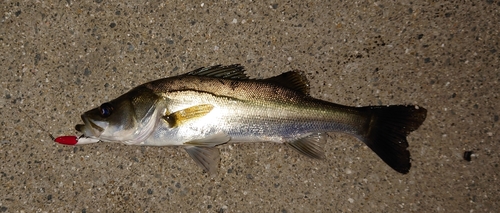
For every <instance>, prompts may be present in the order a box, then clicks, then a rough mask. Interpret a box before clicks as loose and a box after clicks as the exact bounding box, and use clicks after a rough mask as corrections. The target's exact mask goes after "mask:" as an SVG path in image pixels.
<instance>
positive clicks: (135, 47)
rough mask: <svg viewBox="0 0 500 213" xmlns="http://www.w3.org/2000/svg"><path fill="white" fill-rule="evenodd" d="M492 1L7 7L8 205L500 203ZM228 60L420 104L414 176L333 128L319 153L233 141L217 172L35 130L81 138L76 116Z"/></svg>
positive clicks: (471, 206) (3, 25)
mask: <svg viewBox="0 0 500 213" xmlns="http://www.w3.org/2000/svg"><path fill="white" fill-rule="evenodd" d="M138 2H141V3H138ZM499 6H500V3H499V2H498V1H492V0H481V1H465V2H464V1H442V2H440V1H425V2H424V1H399V2H395V1H367V2H365V3H359V2H358V3H354V2H353V3H351V1H331V2H328V3H323V2H321V1H301V2H300V3H299V1H297V2H296V3H292V2H289V1H267V2H263V3H259V2H255V1H245V2H241V3H238V2H237V1H220V2H217V3H213V2H203V1H196V2H191V1H144V2H143V1H137V2H131V1H117V0H115V1H106V0H104V1H103V0H96V1H73V0H67V1H20V0H19V1H16V0H6V1H2V3H0V16H1V19H0V83H1V84H0V85H1V88H0V121H1V124H0V212H99V211H100V212H495V211H498V209H499V208H500V206H499V204H498V200H499V191H500V184H499V182H498V178H499V168H498V164H499V163H500V160H499V157H500V155H499V153H498V152H499V148H500V145H499V144H500V143H499V139H500V136H499V134H500V132H499V130H498V129H499V125H500V121H499V114H500V113H499V112H498V110H499V109H500V100H499V91H500V86H499V79H500V72H499V67H500V62H499V60H500V45H499V40H500V35H499V23H500V12H499ZM233 63H240V64H242V65H244V66H246V68H247V70H248V74H249V75H250V76H252V77H255V78H264V77H270V76H273V75H277V74H279V73H282V72H284V71H288V70H291V69H301V70H304V71H305V73H306V74H307V76H308V78H309V79H310V81H311V95H312V96H314V97H317V98H321V99H324V100H327V101H331V102H335V103H340V104H345V105H352V106H364V105H377V104H382V105H388V104H418V105H421V106H424V107H426V108H427V109H428V116H427V120H426V121H425V122H424V124H423V125H422V126H421V128H420V129H419V130H417V131H415V132H414V133H412V134H411V135H410V136H409V137H408V139H409V142H410V151H411V153H412V158H413V167H412V169H411V171H410V173H409V174H407V175H401V174H398V173H396V172H394V171H393V170H391V169H390V168H389V167H388V166H386V165H385V164H384V163H383V162H382V161H381V160H380V159H379V158H378V157H377V156H376V155H375V154H374V153H372V151H371V150H369V149H368V148H367V147H366V146H365V145H363V144H362V142H360V141H358V140H357V139H355V138H353V137H350V136H348V135H343V134H330V135H331V138H329V139H328V144H327V145H326V147H325V151H326V155H327V159H326V160H323V161H316V160H310V159H307V158H306V157H304V156H301V155H300V154H298V153H296V152H295V151H293V150H291V149H289V148H288V147H286V146H283V145H278V144H266V143H255V144H246V145H224V146H222V147H221V150H222V162H221V168H220V172H219V174H218V175H217V176H216V177H215V178H213V179H212V178H209V177H208V176H207V175H206V174H205V173H203V172H202V171H201V169H200V168H198V167H197V165H196V164H195V163H194V162H193V161H192V160H191V159H190V158H189V157H188V155H187V154H186V153H185V152H184V151H183V150H182V149H181V148H176V147H137V146H125V145H118V144H104V143H97V144H92V145H86V146H77V147H72V146H63V145H58V144H56V143H54V142H52V141H51V140H50V138H49V137H48V136H47V132H45V131H42V130H41V128H40V127H39V126H38V125H37V123H39V124H40V125H41V126H43V128H45V129H46V130H47V131H49V132H50V133H52V134H54V135H56V136H59V135H73V134H76V132H75V130H74V125H75V124H77V123H79V122H80V114H81V113H83V112H84V111H86V110H88V109H90V108H93V107H95V106H98V105H99V104H101V103H103V102H105V101H107V100H110V99H113V98H115V97H117V96H118V95H120V94H122V93H124V92H126V91H127V90H129V89H131V88H133V87H134V86H136V85H138V84H141V83H144V82H147V81H150V80H153V79H158V78H161V77H167V76H173V75H178V74H181V73H184V72H187V71H190V70H193V69H195V68H198V67H201V66H209V65H215V64H233ZM23 112H25V113H23ZM30 119H32V120H30ZM464 151H473V153H474V154H473V155H472V158H471V161H470V162H469V161H466V160H464V159H463V153H464Z"/></svg>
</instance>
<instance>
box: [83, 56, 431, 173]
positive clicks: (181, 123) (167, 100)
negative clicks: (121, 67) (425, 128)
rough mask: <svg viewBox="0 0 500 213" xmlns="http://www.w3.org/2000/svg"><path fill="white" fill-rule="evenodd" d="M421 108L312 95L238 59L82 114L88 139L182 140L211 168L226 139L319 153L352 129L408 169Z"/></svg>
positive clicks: (292, 78) (299, 82) (297, 80)
mask: <svg viewBox="0 0 500 213" xmlns="http://www.w3.org/2000/svg"><path fill="white" fill-rule="evenodd" d="M426 113H427V111H426V110H425V109H424V108H422V107H418V106H405V105H393V106H369V107H349V106H343V105H338V104H334V103H330V102H327V101H323V100H319V99H315V98H313V97H311V96H310V95H309V82H308V80H307V79H306V78H305V76H304V75H302V74H301V73H300V72H298V71H290V72H286V73H283V74H281V75H279V76H275V77H272V78H268V79H250V78H248V76H246V75H245V73H244V68H243V67H242V66H240V65H230V66H213V67H208V68H200V69H197V70H194V71H192V72H189V73H187V74H184V75H180V76H174V77H170V78H164V79H159V80H156V81H152V82H148V83H145V84H142V85H140V86H138V87H136V88H134V89H132V90H131V91H129V92H127V93H125V94H123V95H122V96H120V97H118V98H117V99H114V100H112V101H110V102H108V103H104V104H103V105H101V106H100V107H98V108H96V109H92V110H90V111H88V112H85V113H84V114H83V115H82V120H83V121H84V124H79V125H77V126H76V129H77V130H78V131H80V132H82V133H83V134H84V136H85V137H89V138H94V139H100V140H102V141H105V142H121V143H125V144H134V145H150V146H169V145H171V146H184V147H185V149H186V151H187V152H188V154H189V155H190V156H191V157H192V158H193V159H194V160H195V162H197V163H198V165H200V166H201V167H203V168H204V169H205V170H207V171H208V172H210V173H215V172H216V171H217V166H218V161H219V152H218V149H216V148H214V147H215V146H218V145H221V144H225V143H228V142H231V143H237V142H264V141H269V142H278V143H287V144H289V145H290V146H291V147H292V148H294V149H295V150H297V151H299V152H300V153H302V154H305V155H306V156H309V157H312V158H323V157H324V153H323V151H322V149H323V148H322V144H323V143H324V142H325V140H326V137H327V136H326V134H325V133H326V132H343V133H348V134H351V135H354V136H355V137H357V138H358V139H360V140H361V141H363V142H364V143H365V144H366V145H367V146H368V147H370V148H371V149H372V150H373V151H375V153H376V154H377V155H378V156H379V157H380V158H382V160H384V161H385V162H386V163H387V164H388V165H389V166H391V167H392V168H393V169H394V170H396V171H398V172H400V173H408V171H409V169H410V166H411V163H410V153H409V151H408V149H407V148H408V142H407V140H406V136H407V135H408V134H409V133H410V132H412V131H414V130H416V129H417V128H418V127H419V126H420V125H421V124H422V123H423V121H424V120H425V117H426Z"/></svg>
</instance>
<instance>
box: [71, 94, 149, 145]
mask: <svg viewBox="0 0 500 213" xmlns="http://www.w3.org/2000/svg"><path fill="white" fill-rule="evenodd" d="M157 102H158V96H156V95H155V94H154V93H152V92H151V91H148V90H144V89H138V88H136V89H134V90H132V91H130V92H128V93H125V94H123V95H122V96H120V97H118V98H116V99H114V100H112V101H110V102H106V103H103V104H101V105H100V106H99V107H96V108H94V109H91V110H89V111H87V112H85V113H83V114H82V115H81V118H82V121H83V124H78V125H76V126H75V129H76V130H77V131H79V132H81V133H83V135H84V136H85V137H88V138H93V139H99V140H101V141H103V142H122V143H127V144H134V143H138V142H141V141H143V140H144V139H145V138H147V137H148V136H149V134H150V133H151V132H152V130H153V128H154V126H155V124H154V122H155V120H157V119H154V117H155V116H156V115H157V114H158V113H156V112H158V110H157V107H156V103H157Z"/></svg>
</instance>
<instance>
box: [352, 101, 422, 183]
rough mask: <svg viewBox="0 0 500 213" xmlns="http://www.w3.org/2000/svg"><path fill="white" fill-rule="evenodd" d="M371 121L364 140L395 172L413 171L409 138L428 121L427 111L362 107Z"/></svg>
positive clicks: (396, 107) (405, 107)
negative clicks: (411, 133) (369, 115)
mask: <svg viewBox="0 0 500 213" xmlns="http://www.w3.org/2000/svg"><path fill="white" fill-rule="evenodd" d="M361 109H362V110H363V111H365V112H367V113H368V114H371V119H370V121H369V122H368V126H367V128H366V129H365V130H366V131H364V134H362V135H360V136H361V140H362V141H363V142H364V143H365V144H366V145H367V146H368V147H370V148H371V149H372V150H373V151H374V152H375V153H377V155H378V156H379V157H380V158H382V160H383V161H384V162H385V163H387V164H388V165H389V166H390V167H392V168H393V169H394V170H396V171H398V172H400V173H403V174H406V173H408V172H409V171H410V167H411V163H410V151H408V141H406V136H408V134H410V132H412V131H415V130H416V129H418V127H419V126H420V125H421V124H422V123H423V122H424V120H425V117H426V115H427V110H426V109H424V108H422V107H418V106H403V105H394V106H370V107H362V108H361Z"/></svg>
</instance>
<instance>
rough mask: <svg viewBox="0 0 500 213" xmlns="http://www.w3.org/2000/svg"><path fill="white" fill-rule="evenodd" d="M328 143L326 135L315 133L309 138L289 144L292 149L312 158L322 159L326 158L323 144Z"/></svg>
mask: <svg viewBox="0 0 500 213" xmlns="http://www.w3.org/2000/svg"><path fill="white" fill-rule="evenodd" d="M325 142H326V137H325V133H320V132H318V133H313V134H311V135H309V136H307V137H304V138H301V139H298V140H295V141H292V142H288V145H290V146H291V147H292V148H294V149H295V150H297V151H298V152H300V153H301V154H304V155H305V156H307V157H310V158H316V159H322V158H324V157H325V153H324V152H323V144H324V143H325Z"/></svg>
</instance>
